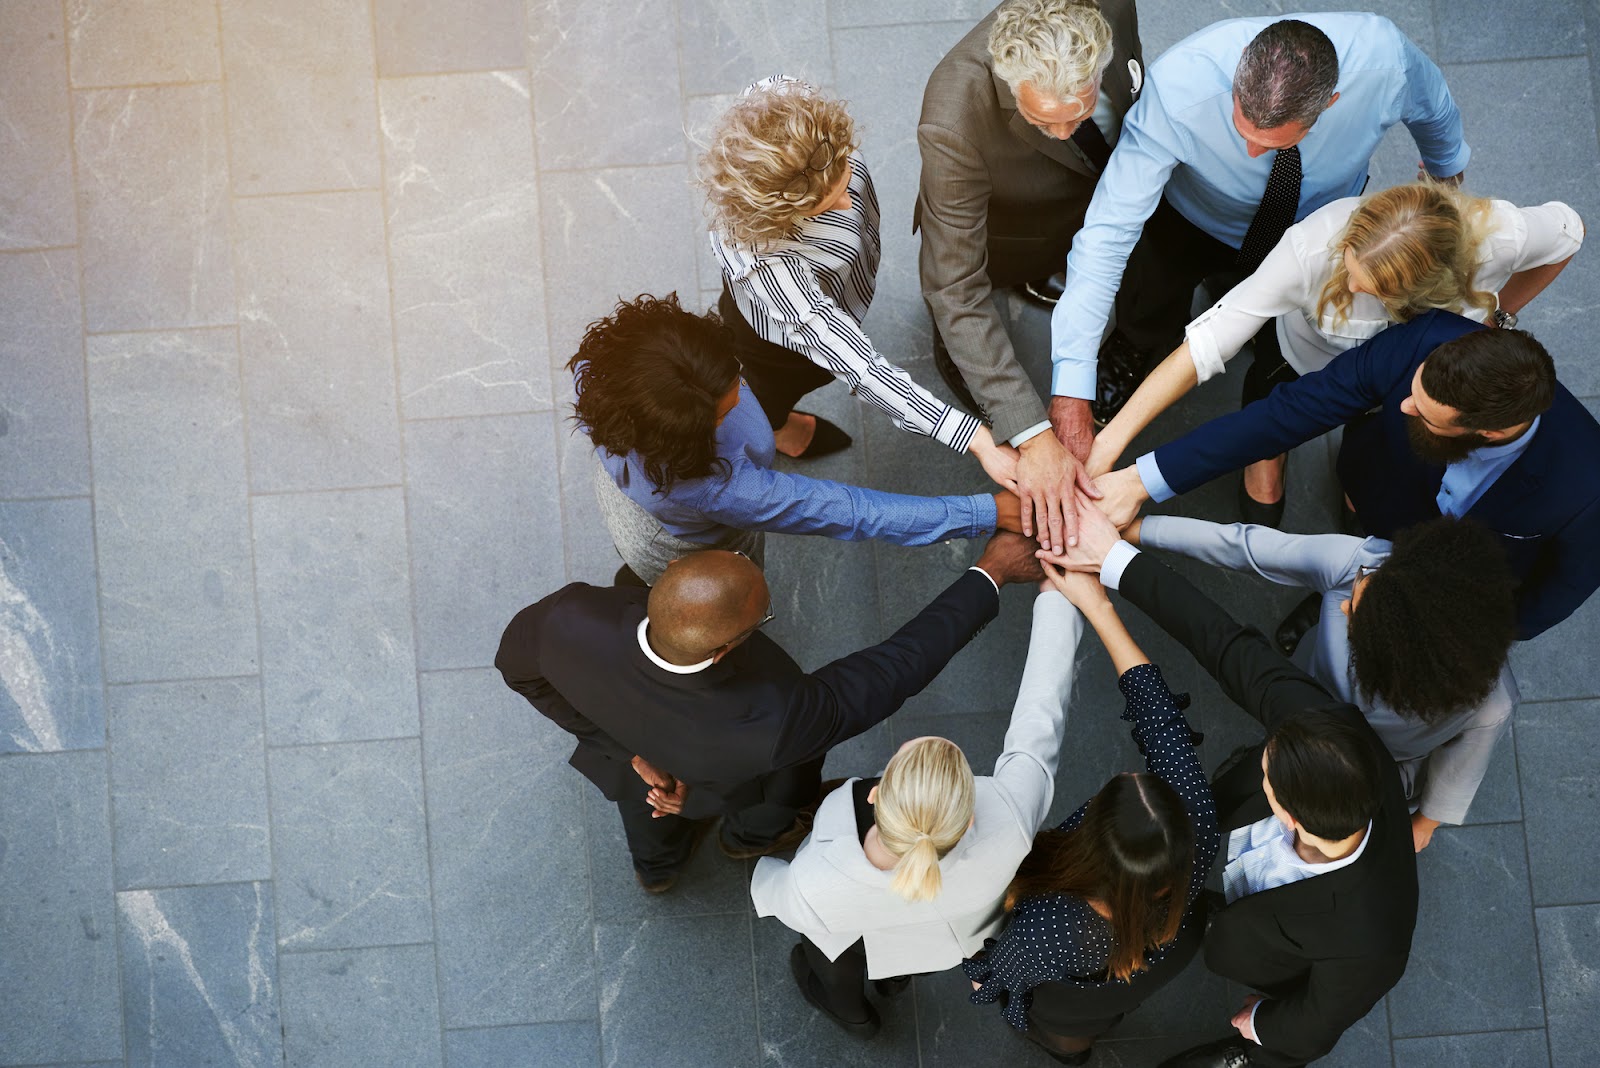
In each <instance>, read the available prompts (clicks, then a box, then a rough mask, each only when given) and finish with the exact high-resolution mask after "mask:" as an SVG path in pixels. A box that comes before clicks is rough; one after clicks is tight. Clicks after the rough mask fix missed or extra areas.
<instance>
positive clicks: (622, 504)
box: [594, 464, 767, 586]
mask: <svg viewBox="0 0 1600 1068" xmlns="http://www.w3.org/2000/svg"><path fill="white" fill-rule="evenodd" d="M594 495H595V499H596V500H597V501H599V503H600V518H601V520H602V521H603V522H604V523H605V525H606V530H608V531H610V532H611V543H612V544H613V545H615V546H616V547H617V555H618V556H620V557H622V562H623V563H625V564H627V565H628V567H630V568H632V569H633V573H634V574H635V575H638V576H639V577H640V578H641V579H643V580H644V581H645V582H647V583H649V584H650V585H652V586H653V585H655V581H656V579H658V578H660V577H661V572H663V571H665V570H666V569H667V565H668V564H670V563H671V562H672V561H674V560H676V559H678V558H679V557H680V556H688V555H689V554H690V553H697V552H699V551H701V550H702V549H731V550H736V551H738V552H742V553H744V554H745V555H746V556H748V557H750V559H752V560H754V561H755V562H756V563H757V564H758V565H762V566H764V565H765V559H764V558H765V556H766V544H767V539H766V535H765V534H763V533H762V532H761V531H759V530H735V531H731V532H730V533H729V534H728V535H727V536H726V537H724V538H723V539H721V540H720V541H717V542H714V543H711V544H707V543H704V542H698V541H685V540H684V539H682V538H679V537H675V536H674V535H672V534H669V533H667V531H666V528H665V527H663V526H662V525H661V523H660V522H659V521H657V519H656V517H655V516H653V515H651V514H650V513H649V512H647V511H645V510H644V509H643V508H641V507H640V506H639V505H638V504H636V503H635V502H633V501H632V500H629V499H628V495H627V494H625V493H623V492H622V491H621V490H620V489H618V488H617V485H616V483H615V482H612V481H611V476H610V475H608V474H606V469H605V468H604V467H601V466H600V465H599V464H596V465H595V468H594Z"/></svg>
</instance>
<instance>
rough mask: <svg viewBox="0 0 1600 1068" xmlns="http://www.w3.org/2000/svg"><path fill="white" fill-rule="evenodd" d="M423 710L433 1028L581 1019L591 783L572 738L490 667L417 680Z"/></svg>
mask: <svg viewBox="0 0 1600 1068" xmlns="http://www.w3.org/2000/svg"><path fill="white" fill-rule="evenodd" d="M422 701H423V734H422V748H423V771H424V774H425V775H426V776H427V780H428V840H429V843H430V848H431V851H432V857H433V889H434V900H435V903H436V909H435V912H436V924H435V926H436V930H437V932H438V955H439V975H440V981H441V982H442V984H443V989H442V990H441V996H442V1003H443V1012H444V1022H445V1025H446V1026H448V1027H490V1026H495V1025H500V1024H522V1023H534V1022H540V1021H546V1020H576V1019H581V1018H583V1017H584V1016H585V1015H586V1014H591V1013H593V1012H594V1005H595V981H594V967H595V963H594V928H593V925H592V923H591V922H590V906H589V880H588V858H587V852H588V850H587V844H586V841H585V838H586V836H585V833H584V823H583V810H582V803H581V801H580V799H579V796H578V791H579V790H580V789H588V788H589V784H588V783H587V782H584V781H582V779H581V777H580V776H579V775H578V774H577V773H576V772H574V771H573V770H572V769H571V768H570V767H568V766H567V757H568V756H569V755H570V754H571V752H572V745H573V739H572V736H571V735H570V734H568V733H566V732H565V731H563V730H561V729H560V728H559V727H557V726H556V725H555V724H554V723H552V722H550V721H549V720H547V719H545V718H544V716H542V715H540V714H539V713H538V712H537V711H535V710H534V709H533V708H531V707H529V705H528V703H527V702H526V701H525V700H524V699H523V698H522V697H521V696H520V695H519V694H516V693H513V692H512V691H511V690H510V689H508V688H507V687H506V685H505V682H504V681H503V680H502V679H501V677H500V673H499V672H497V671H494V670H493V669H490V668H484V669H481V670H475V671H447V672H430V673H428V674H425V675H423V676H422ZM591 1036H592V1028H591ZM598 1049H599V1046H598V1043H596V1044H595V1046H594V1050H595V1051H596V1052H598Z"/></svg>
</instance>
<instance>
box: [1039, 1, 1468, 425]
mask: <svg viewBox="0 0 1600 1068" xmlns="http://www.w3.org/2000/svg"><path fill="white" fill-rule="evenodd" d="M1283 17H1284V18H1294V19H1300V20H1302V21H1305V22H1309V23H1311V24H1312V25H1313V26H1316V27H1317V28H1318V29H1320V30H1322V32H1323V33H1325V34H1327V35H1328V38H1329V39H1330V40H1331V41H1332V42H1333V46H1334V48H1335V49H1336V50H1337V51H1338V54H1339V83H1338V89H1337V91H1338V93H1339V99H1338V100H1337V101H1336V102H1335V103H1334V105H1333V106H1332V107H1331V108H1329V109H1328V110H1327V111H1325V112H1323V114H1322V117H1321V118H1319V119H1318V120H1317V122H1316V124H1315V125H1314V126H1312V127H1311V131H1310V132H1309V133H1308V134H1306V136H1305V139H1304V140H1302V141H1301V142H1300V158H1301V170H1302V172H1303V175H1304V177H1303V178H1302V180H1301V185H1300V207H1299V210H1298V211H1296V213H1295V218H1296V220H1299V219H1303V218H1305V217H1306V216H1307V215H1309V214H1311V212H1313V211H1315V210H1317V209H1318V208H1320V207H1322V206H1323V205H1325V204H1329V203H1331V202H1333V201H1335V200H1338V199H1339V198H1340V197H1348V196H1355V195H1357V194H1359V193H1360V192H1361V190H1362V188H1363V187H1364V186H1365V184H1366V180H1367V164H1368V162H1369V161H1370V160H1371V158H1372V153H1373V150H1374V149H1375V148H1377V146H1378V142H1379V141H1381V140H1382V139H1383V135H1384V132H1385V131H1386V130H1388V129H1389V127H1391V126H1393V125H1394V124H1395V123H1397V122H1403V123H1405V124H1406V127H1407V128H1408V129H1409V130H1410V131H1411V135H1412V137H1413V138H1415V139H1416V142H1417V147H1418V148H1419V149H1420V150H1421V154H1422V159H1423V163H1424V164H1425V166H1426V167H1427V170H1428V173H1429V174H1432V175H1434V176H1436V177H1449V176H1451V175H1455V174H1459V173H1461V172H1462V171H1464V170H1466V167H1467V162H1468V160H1469V159H1470V157H1471V150H1470V149H1469V148H1468V147H1467V144H1466V142H1465V141H1463V140H1462V129H1461V114H1460V112H1459V111H1458V110H1457V109H1456V105H1455V101H1454V100H1453V99H1452V98H1451V96H1450V90H1449V89H1448V88H1447V87H1446V85H1445V81H1444V75H1443V74H1442V73H1440V71H1439V68H1438V67H1437V66H1435V65H1434V63H1433V61H1432V60H1430V59H1429V58H1428V57H1427V56H1425V55H1423V54H1422V52H1421V51H1420V50H1419V49H1418V48H1417V46H1416V45H1414V44H1412V43H1411V41H1410V40H1409V39H1407V38H1406V36H1405V35H1404V34H1402V33H1401V32H1400V31H1399V30H1398V29H1396V28H1395V25H1394V23H1392V22H1390V21H1389V20H1388V19H1386V18H1382V17H1381V16H1378V15H1369V14H1356V13H1348V14H1306V15H1287V16H1283ZM1276 21H1278V18H1277V17H1275V16H1265V17H1259V18H1245V19H1229V20H1228V21H1226V22H1218V23H1215V24H1213V25H1211V26H1208V27H1206V28H1205V29H1203V30H1201V31H1200V32H1198V33H1196V34H1194V35H1192V36H1190V37H1188V38H1186V39H1185V40H1183V41H1180V42H1179V43H1178V44H1177V45H1175V46H1173V48H1172V49H1170V50H1169V51H1167V52H1166V53H1164V54H1163V55H1162V56H1161V58H1160V59H1157V60H1156V61H1155V63H1154V64H1152V65H1151V67H1150V71H1149V77H1148V78H1147V79H1146V81H1145V88H1144V92H1143V93H1142V94H1141V95H1140V97H1139V99H1138V100H1137V101H1136V102H1135V103H1134V105H1133V107H1132V108H1131V109H1129V111H1128V114H1127V117H1126V118H1125V119H1124V120H1123V125H1122V136H1121V138H1120V139H1119V140H1118V142H1117V147H1116V150H1115V151H1114V152H1112V154H1111V162H1110V163H1109V164H1108V165H1107V167H1106V171H1105V174H1104V175H1102V176H1101V179H1100V182H1099V184H1098V185H1097V186H1096V187H1095V193H1094V199H1093V200H1092V201H1090V203H1089V211H1088V214H1087V215H1086V217H1085V218H1084V223H1083V228H1082V229H1081V230H1079V231H1078V235H1077V237H1076V238H1074V239H1073V242H1072V252H1071V253H1070V254H1069V255H1068V257H1067V288H1066V292H1065V293H1064V294H1063V295H1062V297H1061V300H1060V301H1059V302H1058V303H1057V304H1056V308H1055V313H1054V315H1053V316H1052V317H1051V322H1050V338H1051V360H1052V361H1053V363H1054V368H1053V370H1052V373H1051V388H1050V391H1051V393H1053V394H1055V395H1057V396H1067V397H1083V398H1090V397H1093V396H1094V392H1095V361H1096V354H1097V352H1098V350H1099V347H1100V338H1101V335H1102V334H1103V333H1104V331H1105V325H1106V320H1107V318H1108V317H1109V315H1110V313H1111V305H1112V300H1113V298H1114V297H1115V296H1116V292H1117V289H1118V287H1119V286H1120V285H1121V283H1122V272H1123V270H1124V268H1125V267H1126V266H1127V263H1128V255H1129V253H1131V252H1132V251H1133V246H1134V245H1135V244H1136V243H1137V242H1138V240H1139V234H1140V232H1141V231H1142V230H1143V229H1144V224H1145V220H1147V219H1149V218H1150V215H1151V213H1152V212H1154V211H1155V208H1156V204H1157V203H1158V202H1159V201H1160V200H1161V196H1162V193H1163V191H1165V194H1166V197H1167V199H1168V200H1169V201H1170V202H1171V203H1172V206H1173V207H1175V208H1176V209H1177V210H1178V212H1179V213H1180V214H1182V215H1183V217H1184V218H1186V219H1188V220H1189V221H1190V222H1192V223H1194V224H1195V225H1196V226H1198V227H1200V228H1201V229H1202V230H1204V231H1205V232H1206V233H1208V234H1210V235H1211V236H1213V237H1215V238H1217V239H1218V240H1220V241H1224V242H1226V243H1227V244H1229V245H1231V246H1233V247H1235V248H1237V247H1239V245H1240V244H1241V243H1242V242H1243V240H1244V235H1245V231H1246V230H1248V229H1249V227H1250V220H1251V219H1252V218H1253V217H1254V216H1255V213H1256V208H1257V207H1258V206H1259V205H1260V203H1261V195H1262V193H1263V192H1264V191H1265V189H1266V187H1267V175H1268V173H1269V172H1270V171H1271V170H1272V161H1273V158H1274V156H1275V155H1276V153H1273V152H1266V153H1263V154H1262V155H1260V156H1257V157H1255V158H1254V159H1252V158H1251V157H1250V155H1249V153H1248V152H1247V151H1246V144H1245V141H1244V138H1242V137H1241V136H1239V132H1238V130H1236V129H1235V128H1234V125H1233V73H1234V69H1235V68H1236V67H1237V66H1238V64H1239V56H1240V55H1241V54H1242V53H1243V52H1244V47H1245V45H1246V44H1248V43H1249V42H1250V40H1251V39H1252V38H1253V37H1255V35H1256V34H1258V33H1260V32H1261V31H1262V30H1263V29H1265V28H1266V27H1267V26H1269V25H1270V24H1272V23H1273V22H1276Z"/></svg>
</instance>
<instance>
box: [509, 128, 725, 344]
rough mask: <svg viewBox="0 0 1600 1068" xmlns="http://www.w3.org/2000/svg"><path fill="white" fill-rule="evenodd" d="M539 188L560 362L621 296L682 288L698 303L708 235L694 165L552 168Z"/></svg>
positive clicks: (682, 294)
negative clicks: (700, 246) (700, 262)
mask: <svg viewBox="0 0 1600 1068" xmlns="http://www.w3.org/2000/svg"><path fill="white" fill-rule="evenodd" d="M675 136H676V134H675ZM542 158H543V157H542V155H541V159H542ZM546 165H548V164H546ZM539 193H540V200H539V209H540V231H541V233H542V234H543V235H544V254H545V294H546V296H547V297H548V299H549V301H550V305H549V317H550V359H551V362H552V365H553V366H555V367H561V366H562V365H564V364H565V363H566V362H567V360H569V359H570V358H571V357H572V355H573V353H575V352H577V350H578V342H579V341H580V340H581V339H582V338H583V331H584V328H585V326H587V325H588V324H589V323H590V322H593V321H594V320H596V319H599V318H600V317H602V316H605V315H609V314H610V313H611V309H612V308H613V307H614V306H615V305H616V303H617V301H619V300H632V299H633V298H634V297H636V296H638V295H639V294H640V293H652V294H654V295H656V296H666V294H668V293H669V292H673V291H676V292H677V294H678V296H679V298H680V299H681V300H682V302H683V303H684V305H685V306H686V307H692V306H693V305H694V303H695V294H696V293H697V292H698V291H699V287H698V286H697V285H696V282H695V266H694V242H696V241H701V240H704V238H703V237H702V225H703V224H702V222H701V218H700V214H699V209H698V207H697V206H696V204H697V200H696V197H695V194H694V192H693V190H692V189H691V187H690V185H689V181H688V171H687V169H686V168H684V167H683V166H668V167H640V168H630V169H620V170H603V171H572V172H566V173H560V174H548V173H547V174H545V175H543V176H542V177H541V178H540V181H539ZM558 373H559V372H558Z"/></svg>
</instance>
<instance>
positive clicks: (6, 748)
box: [0, 500, 106, 753]
mask: <svg viewBox="0 0 1600 1068" xmlns="http://www.w3.org/2000/svg"><path fill="white" fill-rule="evenodd" d="M0 589H3V593H0V636H3V637H0V646H3V647H4V648H5V650H6V652H5V653H4V654H3V655H0V681H3V685H0V752H31V753H39V752H53V751H56V750H61V749H98V748H100V747H101V746H103V745H105V739H106V709H105V696H104V691H103V689H102V687H101V684H100V610H99V606H98V604H97V601H96V592H95V584H94V527H93V522H92V519H91V517H90V512H89V502H88V501H85V500H58V501H11V502H3V503H0Z"/></svg>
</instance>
